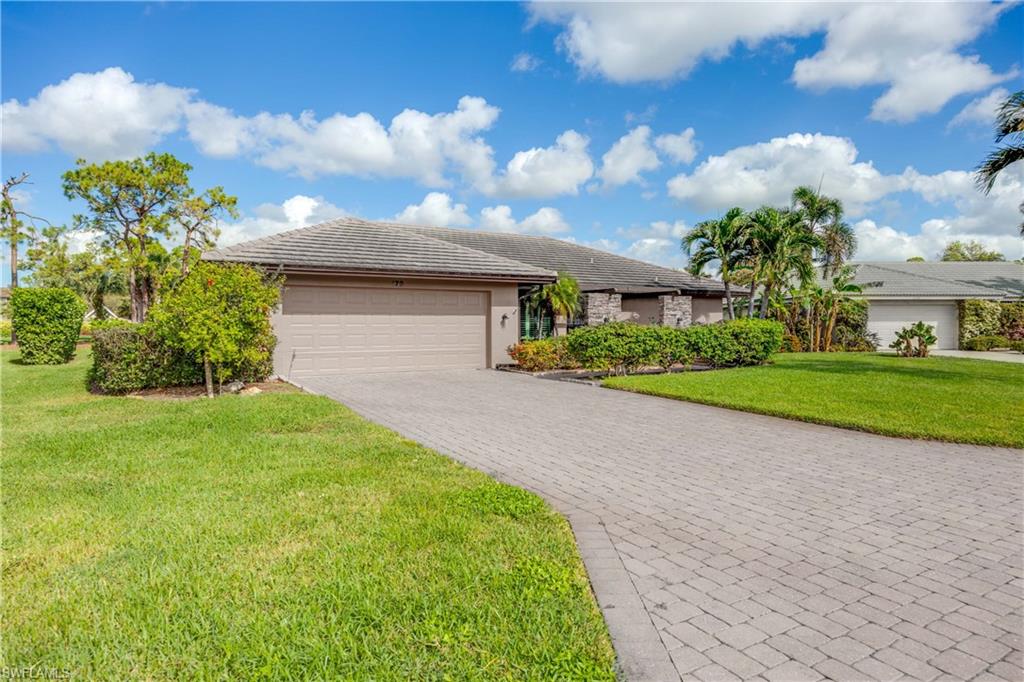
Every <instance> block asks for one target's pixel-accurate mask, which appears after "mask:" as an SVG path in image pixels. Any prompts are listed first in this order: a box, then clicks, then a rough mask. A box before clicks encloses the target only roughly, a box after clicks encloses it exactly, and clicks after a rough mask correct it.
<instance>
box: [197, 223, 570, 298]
mask: <svg viewBox="0 0 1024 682" xmlns="http://www.w3.org/2000/svg"><path fill="white" fill-rule="evenodd" d="M203 258H204V259H205V260H214V261H229V262H240V263H253V264H262V265H280V266H283V267H286V268H308V269H312V270H339V271H344V272H360V273H361V272H366V273H391V272H396V273H411V274H439V275H451V276H458V277H474V276H475V277H488V278H490V277H497V278H502V279H515V280H518V281H527V282H549V281H551V280H553V279H554V278H555V276H556V273H554V272H552V271H550V270H546V269H543V268H539V267H536V266H533V265H528V264H526V263H521V262H518V261H514V260H510V259H508V258H503V257H501V256H496V255H493V254H489V253H485V252H482V251H478V250H475V249H470V248H466V247H463V246H459V245H458V244H453V243H451V242H449V241H444V240H441V239H433V238H431V237H429V236H427V235H424V234H419V233H416V232H412V231H408V230H401V229H395V228H394V227H393V226H390V225H386V224H380V223H371V222H367V221H365V220H357V219H354V218H339V219H337V220H331V221H328V222H325V223H320V224H318V225H311V226H309V227H303V228H300V229H298V230H290V231H288V232H282V233H280V234H275V235H272V236H270V237H264V238H262V239H256V240H253V241H248V242H243V243H241V244H236V245H234V246H228V247H224V248H221V249H215V250H213V251H208V252H207V253H205V254H203Z"/></svg>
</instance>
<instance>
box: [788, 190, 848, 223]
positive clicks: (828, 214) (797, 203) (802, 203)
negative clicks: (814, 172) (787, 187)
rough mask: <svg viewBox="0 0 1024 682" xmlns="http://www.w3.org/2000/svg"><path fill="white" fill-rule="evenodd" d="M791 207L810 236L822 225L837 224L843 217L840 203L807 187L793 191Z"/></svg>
mask: <svg viewBox="0 0 1024 682" xmlns="http://www.w3.org/2000/svg"><path fill="white" fill-rule="evenodd" d="M793 206H794V207H795V208H796V209H797V210H798V211H799V212H800V214H801V216H802V218H803V224H804V227H806V228H807V231H808V232H810V233H812V234H816V233H817V232H818V230H819V229H820V228H821V227H822V226H823V225H827V224H829V223H833V222H838V221H839V220H840V219H841V218H842V215H843V204H842V202H841V201H839V200H838V199H833V198H832V197H827V196H825V195H824V194H821V193H820V192H818V191H816V190H815V189H814V188H813V187H808V186H807V185H801V186H800V187H797V188H796V189H795V190H793Z"/></svg>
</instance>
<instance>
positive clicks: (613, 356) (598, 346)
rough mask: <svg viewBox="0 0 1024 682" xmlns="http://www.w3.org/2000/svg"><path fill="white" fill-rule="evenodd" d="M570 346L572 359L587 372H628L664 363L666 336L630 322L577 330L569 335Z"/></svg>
mask: <svg viewBox="0 0 1024 682" xmlns="http://www.w3.org/2000/svg"><path fill="white" fill-rule="evenodd" d="M567 343H568V348H569V352H570V353H571V354H572V356H573V357H574V358H575V359H576V360H577V361H578V362H579V363H580V364H581V365H582V366H583V367H586V368H587V369H598V370H613V371H615V372H618V373H626V372H629V371H631V370H634V369H636V368H638V367H645V366H651V365H658V364H660V363H661V362H663V358H662V357H661V355H660V351H661V350H662V344H663V337H662V335H661V334H660V333H659V332H658V331H657V328H656V327H647V326H641V325H638V324H633V323H631V322H606V323H605V324H599V325H596V326H593V327H578V328H577V329H574V330H573V331H572V332H570V333H569V336H568V342H567Z"/></svg>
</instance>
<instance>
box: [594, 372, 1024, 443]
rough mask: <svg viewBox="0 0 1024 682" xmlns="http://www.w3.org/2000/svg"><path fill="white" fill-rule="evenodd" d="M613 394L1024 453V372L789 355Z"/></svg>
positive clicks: (614, 383)
mask: <svg viewBox="0 0 1024 682" xmlns="http://www.w3.org/2000/svg"><path fill="white" fill-rule="evenodd" d="M604 385H605V386H610V387H611V388H619V389H624V390H628V391H636V392H638V393H648V394H651V395H658V396H664V397H666V398H676V399H679V400H689V401H692V402H697V403H706V404H708V405H718V406H721V407H731V408H734V409H737V410H746V411H748V412H759V413H761V414H771V415H776V416H779V417H788V418H790V419H800V420H804V421H810V422H817V423H820V424H831V425H833V426H842V427H846V428H851V429H858V430H862V431H871V432H874V433H882V434H885V435H889V436H902V437H906V438H928V439H935V440H944V441H952V442H954V443H978V444H982V445H1008V446H1011V447H1018V448H1019V447H1024V365H1018V364H1010V363H1003V362H989V361H984V360H963V359H957V358H942V357H932V358H900V357H896V356H894V355H880V354H873V353H784V354H780V355H776V356H775V358H774V361H773V364H771V365H765V366H762V367H744V368H739V369H725V370H717V371H712V372H687V373H681V374H660V375H654V376H632V377H614V378H611V379H607V380H606V381H605V382H604Z"/></svg>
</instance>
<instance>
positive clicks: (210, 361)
mask: <svg viewBox="0 0 1024 682" xmlns="http://www.w3.org/2000/svg"><path fill="white" fill-rule="evenodd" d="M279 286H280V282H279V281H278V280H276V279H267V278H265V277H264V276H263V274H262V273H261V272H260V271H258V270H256V269H255V268H252V267H249V266H247V265H228V264H221V263H208V262H204V261H200V262H198V263H196V265H195V266H194V267H193V269H192V271H191V272H190V273H189V275H188V277H186V278H185V279H184V280H182V281H181V283H180V284H178V286H177V287H176V288H174V289H173V290H171V291H170V292H169V293H168V294H167V295H166V296H164V298H163V300H161V301H160V303H159V305H157V306H156V307H154V308H153V310H152V312H151V318H152V321H153V324H154V325H155V326H156V329H157V332H158V334H159V335H160V336H161V337H162V338H163V340H164V341H165V342H166V343H167V344H169V345H170V346H171V347H173V348H180V349H182V350H183V351H184V352H187V353H189V354H192V355H193V356H194V357H196V358H197V360H198V361H200V362H202V364H203V368H204V375H205V379H206V390H207V395H210V396H212V395H213V381H214V376H215V375H216V378H217V379H218V380H220V381H223V380H224V379H231V378H234V379H239V378H243V377H245V376H248V378H249V380H250V381H251V380H252V379H253V378H254V377H259V378H262V377H265V376H266V375H267V374H268V373H269V372H270V368H271V362H272V360H271V355H272V352H273V348H274V344H275V338H274V334H273V330H272V329H271V326H270V311H271V310H272V309H273V307H274V306H275V305H277V301H278V297H279Z"/></svg>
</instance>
